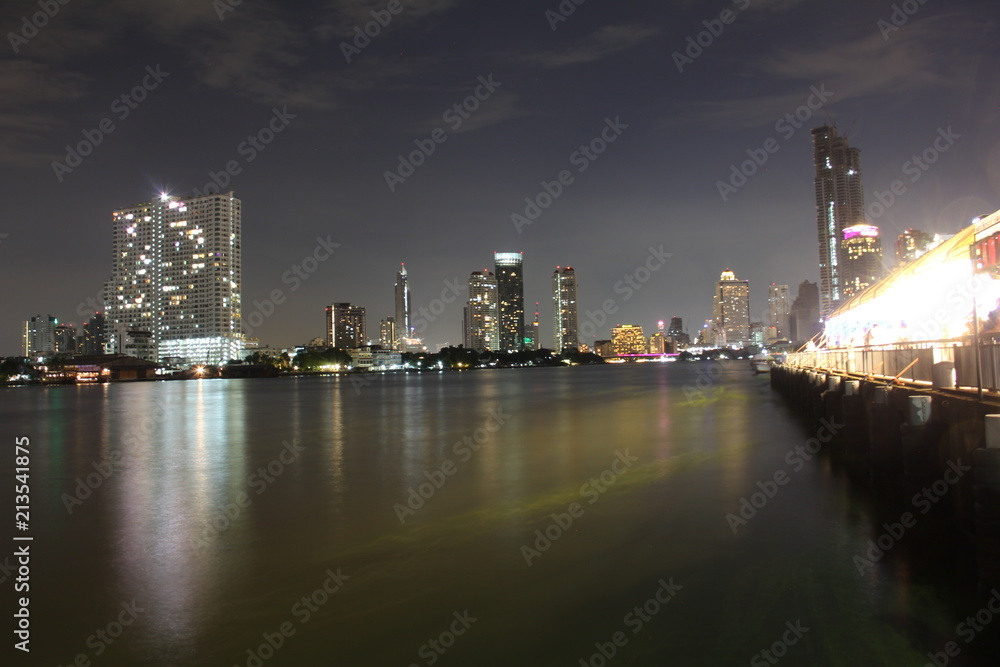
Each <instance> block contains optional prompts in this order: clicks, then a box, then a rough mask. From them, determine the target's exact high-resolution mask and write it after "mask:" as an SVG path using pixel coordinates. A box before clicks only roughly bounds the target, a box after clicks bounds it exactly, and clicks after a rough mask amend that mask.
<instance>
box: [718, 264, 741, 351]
mask: <svg viewBox="0 0 1000 667" xmlns="http://www.w3.org/2000/svg"><path fill="white" fill-rule="evenodd" d="M712 326H713V334H714V337H715V340H714V344H715V345H716V346H717V347H733V346H735V347H744V346H746V345H749V344H750V282H749V281H747V280H739V279H737V278H736V274H735V273H733V272H732V271H730V270H729V269H726V270H725V271H723V272H722V275H721V276H720V277H719V281H718V282H717V283H716V284H715V295H714V297H713V299H712Z"/></svg>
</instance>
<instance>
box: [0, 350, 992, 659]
mask: <svg viewBox="0 0 1000 667" xmlns="http://www.w3.org/2000/svg"><path fill="white" fill-rule="evenodd" d="M705 370H706V369H705V365H704V364H680V363H678V364H667V365H654V364H645V365H635V366H627V367H598V368H557V369H525V370H521V371H500V370H495V371H475V372H465V373H440V374H423V375H386V376H378V377H376V378H375V379H374V380H373V381H372V382H370V383H368V382H365V383H354V382H352V381H351V378H309V379H277V380H232V381H222V380H203V381H193V382H177V383H155V384H135V385H124V384H122V385H111V386H102V387H81V388H74V387H59V388H51V389H37V388H29V389H28V390H18V391H16V392H14V391H8V392H6V393H5V394H4V395H3V399H2V403H0V410H2V414H3V417H4V423H5V424H10V428H11V429H12V430H14V431H15V432H17V433H22V432H26V433H28V434H30V435H31V436H32V439H33V443H34V446H35V447H36V449H35V452H36V454H35V459H34V460H33V466H34V469H33V475H34V476H35V479H36V484H37V486H36V487H35V494H36V496H35V502H36V503H38V506H37V509H38V512H39V517H40V518H39V520H38V522H37V525H38V533H37V534H38V538H37V539H38V540H39V542H38V547H39V561H40V563H43V564H45V566H44V570H41V569H40V571H44V572H46V574H45V576H44V577H42V576H41V575H39V580H38V583H37V584H36V586H37V591H36V593H35V595H36V597H35V598H34V601H33V604H34V605H35V608H36V609H37V610H38V611H37V614H38V618H39V619H40V620H39V621H38V623H39V628H40V629H39V632H40V633H41V632H43V629H44V628H46V627H49V628H55V627H59V628H60V631H59V632H58V634H50V635H49V638H48V639H47V643H46V646H45V647H44V648H43V649H40V651H41V653H42V654H43V655H45V656H46V657H48V656H51V657H52V659H53V660H62V661H70V660H71V659H72V658H73V656H75V655H76V654H77V653H79V652H86V651H87V650H88V649H87V646H86V638H87V637H88V636H89V635H90V634H91V633H92V632H93V631H94V629H95V628H96V627H99V626H100V625H102V624H106V623H107V621H108V620H110V619H112V618H113V617H114V615H115V614H116V612H117V609H118V608H119V607H120V605H121V603H122V602H128V601H131V600H132V599H133V598H134V599H136V600H137V601H138V603H139V606H140V607H143V608H144V609H145V610H146V611H145V612H144V614H143V615H142V616H141V617H140V619H139V621H138V622H137V623H136V625H135V626H133V627H130V628H129V629H128V630H127V631H126V632H125V633H124V634H123V636H122V637H121V638H120V639H119V640H118V641H117V642H116V644H115V645H114V646H112V648H110V649H109V650H108V652H107V654H106V655H105V656H102V657H101V662H102V663H103V664H148V665H174V664H192V665H215V664H220V665H221V664H227V665H230V664H246V661H247V653H246V651H247V649H248V648H252V647H255V646H257V645H258V644H259V643H260V641H261V636H262V633H265V632H273V631H274V630H275V629H276V628H277V627H278V626H279V625H280V624H281V623H282V622H286V621H290V622H292V623H293V624H294V627H295V628H296V634H295V635H294V636H293V637H291V638H289V639H288V640H287V642H286V643H285V645H284V646H283V648H282V649H281V650H280V651H279V652H278V654H277V656H276V657H275V658H274V659H273V661H270V662H269V663H267V664H292V665H300V664H303V665H305V664H331V661H332V660H334V659H336V660H337V662H338V664H351V665H383V664H385V665H389V664H399V665H408V664H411V663H414V662H415V663H417V664H425V662H424V659H423V658H421V657H420V656H419V655H418V651H419V649H420V647H421V646H422V645H424V644H425V642H426V641H427V639H428V638H429V637H431V636H434V635H436V634H438V633H439V632H441V631H442V630H443V629H445V628H446V627H447V622H448V619H449V618H450V617H451V614H452V613H453V612H455V611H461V610H464V609H470V610H471V611H472V613H473V616H477V617H478V618H480V620H479V621H477V622H476V624H475V625H473V627H472V629H470V631H469V633H468V634H467V635H466V636H464V637H462V638H461V640H460V641H458V642H456V644H455V646H454V647H453V648H452V649H450V650H449V651H448V653H447V654H446V655H445V656H444V657H443V658H441V664H454V665H473V664H475V665H512V664H517V665H550V664H552V665H554V664H578V661H579V660H580V659H581V658H587V657H588V656H590V654H591V653H592V652H593V651H594V643H595V642H599V641H607V640H608V637H609V636H610V635H611V634H612V633H613V632H614V631H616V630H620V629H623V628H622V627H621V626H622V617H623V615H624V613H625V612H626V611H628V609H630V608H631V607H632V606H634V605H635V604H638V603H642V602H643V601H645V600H646V599H647V598H648V597H649V595H650V594H651V592H652V591H653V590H654V589H655V588H656V582H657V581H658V579H659V578H661V577H665V578H669V577H674V578H675V580H676V581H677V582H678V583H681V584H683V585H684V587H685V588H684V589H683V591H682V592H681V593H680V594H679V595H678V596H677V598H676V600H674V601H672V602H671V603H670V605H668V606H667V607H665V608H664V610H663V611H662V612H661V613H660V614H659V615H658V616H657V617H656V618H655V619H654V620H653V621H651V622H650V623H649V624H648V627H647V628H646V629H645V630H644V631H643V632H642V633H641V634H639V635H635V636H634V637H632V638H631V640H630V643H629V644H628V646H627V647H626V648H625V649H623V650H622V652H621V654H620V655H619V656H618V657H616V659H615V663H616V664H635V665H660V664H679V665H688V664H689V665H703V664H713V665H714V664H747V663H748V662H749V660H750V658H751V657H752V656H753V655H754V654H755V653H756V652H757V651H759V650H760V649H762V648H766V647H767V646H768V645H770V643H771V642H772V641H774V639H775V638H776V637H778V636H780V630H781V628H782V625H783V623H784V622H785V621H789V620H795V619H796V618H802V619H803V620H804V621H806V625H809V623H813V625H812V626H810V627H812V628H813V629H812V630H811V632H810V635H808V636H807V639H806V640H804V641H803V642H802V643H801V645H799V646H797V647H796V648H795V653H794V654H790V655H789V658H788V659H787V664H802V665H804V664H809V665H835V664H916V665H919V664H922V662H921V659H922V658H921V656H922V655H923V654H924V652H925V651H926V650H930V649H931V648H933V647H935V646H937V645H938V644H943V642H944V641H947V640H949V639H953V637H949V633H951V632H952V630H953V628H954V624H955V623H957V622H958V621H959V620H961V616H957V614H958V611H956V610H957V609H965V608H966V606H967V604H968V603H969V601H970V599H974V596H971V595H969V594H967V593H966V592H964V591H965V590H966V589H963V588H962V586H964V585H966V584H967V583H968V582H967V581H964V580H960V581H957V582H956V581H954V579H952V580H949V579H948V577H947V576H945V575H942V577H941V579H940V580H938V581H927V580H920V579H919V578H917V575H916V574H914V569H913V567H912V562H916V561H913V559H918V558H919V553H917V550H914V551H912V552H910V551H904V550H903V549H902V547H901V548H900V551H899V557H898V558H895V559H893V560H892V561H891V562H888V560H887V562H885V563H882V564H880V565H879V567H877V568H875V569H874V570H873V571H872V572H871V573H870V574H869V575H868V576H866V577H860V576H858V574H857V572H856V570H855V568H854V565H853V562H852V560H851V559H852V557H853V555H854V554H856V553H857V552H858V551H859V550H860V549H861V548H862V547H863V545H864V544H865V542H866V540H867V539H869V538H870V537H871V536H872V535H873V530H875V528H873V527H877V526H878V520H881V518H882V515H883V514H886V513H888V514H890V515H891V513H892V511H893V510H892V509H889V510H887V511H883V512H881V513H879V512H872V511H870V510H869V509H868V508H869V504H870V503H869V501H868V499H866V498H865V497H864V494H862V493H860V492H859V491H858V489H856V488H853V487H852V486H851V485H849V484H847V483H846V481H845V479H846V477H845V476H844V474H843V473H842V472H841V471H839V470H838V469H837V468H836V466H832V465H831V464H830V462H829V460H828V459H826V458H823V457H820V458H817V459H816V460H814V461H813V462H811V463H810V464H809V465H808V466H807V467H806V468H805V469H803V470H802V471H801V472H798V473H795V474H792V475H791V481H790V482H789V484H788V485H787V486H785V487H782V489H781V491H780V494H779V495H777V496H776V497H775V498H774V499H773V500H772V501H771V502H770V503H769V504H768V505H767V506H766V507H764V508H763V509H762V510H761V511H760V514H759V516H758V517H757V518H755V519H754V520H753V521H752V522H751V523H750V524H749V525H748V526H746V527H745V528H744V529H741V530H740V531H738V534H737V535H736V536H734V535H733V533H732V531H731V530H730V527H729V525H728V524H727V522H726V519H725V515H726V513H727V512H732V511H736V510H737V509H738V506H739V501H740V499H741V498H742V497H744V496H747V495H749V494H751V493H753V492H754V491H756V490H757V487H756V486H755V485H756V483H757V481H758V480H764V479H769V478H771V476H772V475H773V473H774V471H775V470H777V469H780V468H786V467H787V466H786V464H785V462H784V455H785V453H786V452H787V451H788V450H789V449H790V448H791V447H793V446H794V445H796V444H801V443H802V442H804V440H805V439H806V438H808V437H810V436H811V435H812V433H810V432H809V428H811V427H810V426H808V424H807V423H806V422H803V421H801V420H799V419H797V418H795V417H794V416H793V415H792V413H791V412H790V410H789V409H788V408H787V407H786V406H785V405H784V404H783V403H782V402H781V401H780V400H779V399H777V398H776V397H775V396H774V395H773V394H772V393H771V391H770V389H769V386H768V385H767V380H766V378H760V377H754V376H753V375H752V374H751V373H750V372H749V371H748V369H747V368H746V365H745V362H743V363H736V362H734V363H725V364H721V365H717V370H718V375H717V377H716V376H713V377H716V379H714V380H713V384H712V387H711V388H710V390H709V391H707V392H705V394H706V396H708V398H709V400H705V401H691V400H690V396H689V395H688V394H686V393H685V387H691V386H694V384H695V382H696V380H697V379H698V377H699V375H704V373H705ZM713 373H715V371H713ZM491 411H492V412H491ZM491 414H493V415H501V418H502V419H503V422H504V423H503V424H502V425H501V426H499V427H498V428H497V429H496V430H495V432H493V433H489V434H488V436H487V437H485V438H484V439H483V441H482V444H481V445H480V446H479V449H478V450H477V451H474V452H471V455H469V456H468V457H467V460H466V458H463V456H461V455H460V454H459V452H460V451H462V450H460V449H456V443H458V442H460V441H461V440H462V438H463V437H471V436H474V434H475V433H476V429H481V428H484V426H485V425H487V424H490V423H491V421H490V420H491V419H494V417H491ZM160 416H162V417H160ZM804 423H806V424H807V425H806V426H803V424H804ZM296 441H297V442H299V443H301V445H302V446H303V447H304V448H305V451H304V452H303V453H302V454H301V455H299V456H298V457H296V458H293V459H291V460H289V459H287V458H286V461H285V462H282V461H281V457H282V456H283V455H282V451H283V449H284V448H285V443H293V442H296ZM626 450H628V451H629V453H630V454H631V455H633V456H635V457H637V458H638V461H637V462H636V463H635V464H634V466H633V467H631V468H629V469H628V470H627V472H625V473H624V474H622V475H620V476H619V477H618V478H617V479H616V480H615V481H614V483H613V484H612V485H611V486H609V487H608V489H607V491H606V492H604V493H600V494H599V495H598V496H597V497H596V498H595V502H594V503H593V504H590V503H589V502H588V500H589V499H590V498H591V497H593V496H584V495H583V494H582V493H581V487H582V485H583V484H585V483H588V481H589V480H592V479H598V480H599V479H600V475H601V473H602V472H605V471H607V470H608V469H609V467H610V466H611V465H612V463H613V461H615V460H616V455H617V453H619V452H625V451H626ZM115 451H121V452H122V456H123V463H122V466H121V469H120V470H119V471H117V472H115V473H114V474H113V475H112V476H111V477H110V478H109V479H108V480H107V481H105V482H103V483H102V484H101V486H100V487H99V488H97V489H96V490H95V491H94V492H93V495H92V497H90V498H89V499H87V500H86V501H84V504H83V505H81V506H79V507H77V508H75V509H74V512H73V514H72V515H69V514H67V512H66V511H65V508H64V501H63V500H62V496H63V494H64V493H72V492H73V487H74V480H75V479H76V478H77V477H80V476H84V477H85V476H86V475H87V474H88V473H89V472H92V471H93V469H92V464H93V463H94V462H100V461H105V460H107V459H108V457H109V456H110V455H111V453H112V452H115ZM285 451H287V450H285ZM284 456H286V457H287V456H288V454H285V455H284ZM276 461H277V462H280V465H278V464H277V463H276ZM449 463H450V464H452V465H453V466H454V471H453V474H450V475H447V476H445V477H444V484H443V485H442V486H441V488H440V489H435V490H434V492H433V494H432V495H430V497H429V498H428V499H426V500H424V501H423V507H421V508H419V509H418V510H416V511H415V512H414V513H412V515H410V514H407V515H406V517H405V524H401V522H400V520H399V515H398V512H397V510H396V507H397V506H399V505H400V504H405V503H406V502H407V498H408V495H409V493H410V490H411V489H415V488H419V487H420V486H421V485H425V488H429V487H426V484H429V483H432V480H433V479H434V478H435V475H436V473H437V471H440V470H442V466H445V465H447V464H449ZM5 465H6V463H5ZM269 465H270V466H272V469H271V472H267V477H266V478H265V477H262V476H261V473H260V470H261V469H264V471H265V472H266V471H267V469H268V466H269ZM275 470H277V471H280V472H279V473H278V474H276V475H273V476H272V473H273V472H274V471H275ZM429 476H430V478H429ZM436 478H437V479H438V480H439V481H440V479H441V477H440V474H437V477H436ZM261 480H265V481H266V483H264V482H262V481H261ZM268 480H269V481H268ZM591 488H593V487H591ZM241 498H242V499H243V501H241ZM244 501H245V502H244ZM574 502H577V503H580V505H581V507H582V509H583V514H582V516H580V517H578V518H576V519H575V520H574V521H573V524H572V526H571V527H569V528H568V529H567V530H565V531H562V534H561V535H560V536H559V537H558V539H556V540H555V541H554V542H553V543H552V544H551V547H549V548H547V549H546V550H545V551H544V553H541V554H540V556H539V557H538V558H537V559H535V560H534V561H533V562H532V564H531V566H530V567H529V566H528V565H526V563H525V558H524V555H523V552H522V547H523V546H524V545H526V544H528V545H530V544H533V543H534V541H535V539H536V534H535V531H536V530H544V529H545V527H546V526H548V525H550V524H551V523H552V518H551V515H552V514H553V513H555V514H557V515H558V514H562V513H565V512H566V511H567V508H568V507H569V506H570V505H571V503H574ZM894 555H895V554H894ZM338 567H340V568H343V572H344V573H345V574H347V575H349V576H350V579H349V580H348V581H347V583H346V584H345V585H344V587H343V589H342V590H341V591H339V592H337V593H336V594H335V595H333V596H332V597H331V598H330V600H329V601H328V602H327V603H325V604H324V606H323V607H322V609H320V610H318V611H317V612H316V613H314V614H312V615H311V616H310V618H309V620H308V622H307V623H304V624H303V623H301V622H300V621H301V620H302V619H301V617H297V616H296V615H295V614H294V613H293V609H294V608H295V606H294V605H295V604H296V601H299V600H301V598H302V596H303V595H309V594H311V593H312V592H313V591H314V590H316V589H317V587H318V586H321V584H322V583H323V580H324V577H325V576H326V575H325V574H324V573H325V572H326V571H327V569H329V568H332V569H333V570H334V571H335V570H336V569H337V568H338ZM925 569H926V568H925ZM949 587H950V588H949ZM67 592H71V596H70V598H69V599H68V600H67V598H66V594H67ZM915 593H918V594H917V595H915ZM56 609H58V610H59V611H58V612H56V611H55V610H56ZM807 619H808V620H807ZM914 628H920V629H921V632H915V631H914ZM772 635H774V636H772ZM938 640H940V641H938ZM935 642H938V644H936V643H935ZM925 646H927V647H928V648H926V649H925ZM91 657H93V656H91ZM968 664H980V663H975V662H969V663H968ZM981 664H987V663H981Z"/></svg>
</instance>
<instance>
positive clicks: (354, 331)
mask: <svg viewBox="0 0 1000 667" xmlns="http://www.w3.org/2000/svg"><path fill="white" fill-rule="evenodd" d="M325 338H326V344H327V347H339V348H341V349H344V350H346V349H354V348H359V347H362V346H364V345H367V344H368V336H367V332H366V326H365V309H364V308H362V307H361V306H352V305H351V304H349V303H335V304H333V305H332V306H328V307H327V309H326V336H325Z"/></svg>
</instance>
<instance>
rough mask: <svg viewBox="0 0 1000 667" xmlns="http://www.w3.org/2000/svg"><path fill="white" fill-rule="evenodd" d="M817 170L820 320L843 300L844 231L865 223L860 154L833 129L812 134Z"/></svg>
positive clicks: (818, 128)
mask: <svg viewBox="0 0 1000 667" xmlns="http://www.w3.org/2000/svg"><path fill="white" fill-rule="evenodd" d="M812 137H813V162H814V166H815V170H816V174H815V181H814V184H815V190H816V229H817V232H818V236H819V276H820V280H819V298H820V317H822V318H823V319H826V318H827V317H829V316H830V313H832V312H833V311H834V310H835V309H836V308H837V306H838V305H839V304H840V303H841V302H842V301H843V300H844V298H845V296H844V273H843V271H844V257H843V245H842V241H843V238H844V230H845V229H847V228H848V227H853V226H854V225H860V224H863V223H864V222H865V196H864V191H863V190H862V187H861V151H859V150H858V149H857V148H851V147H850V146H849V145H848V144H847V138H846V137H841V136H839V135H838V134H837V128H836V126H832V127H831V126H823V127H817V128H816V129H814V130H813V131H812Z"/></svg>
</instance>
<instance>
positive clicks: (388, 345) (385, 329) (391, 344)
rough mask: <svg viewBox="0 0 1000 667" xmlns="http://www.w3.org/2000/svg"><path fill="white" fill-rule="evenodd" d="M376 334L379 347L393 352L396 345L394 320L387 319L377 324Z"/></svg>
mask: <svg viewBox="0 0 1000 667" xmlns="http://www.w3.org/2000/svg"><path fill="white" fill-rule="evenodd" d="M378 334H379V335H378V340H379V345H380V346H381V347H382V349H383V350H395V349H396V345H397V343H398V337H397V336H396V318H395V317H387V318H385V319H384V320H382V321H381V322H379V327H378Z"/></svg>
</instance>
